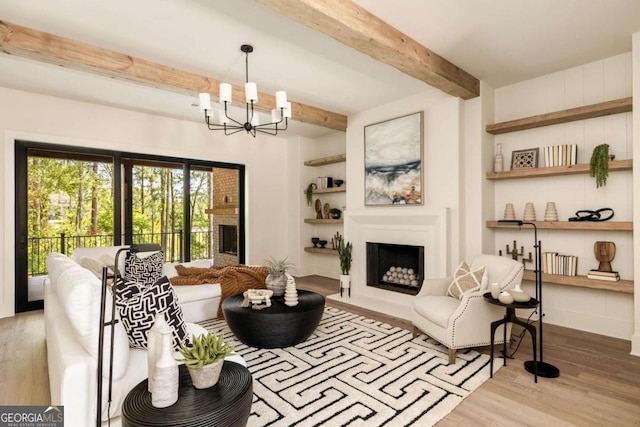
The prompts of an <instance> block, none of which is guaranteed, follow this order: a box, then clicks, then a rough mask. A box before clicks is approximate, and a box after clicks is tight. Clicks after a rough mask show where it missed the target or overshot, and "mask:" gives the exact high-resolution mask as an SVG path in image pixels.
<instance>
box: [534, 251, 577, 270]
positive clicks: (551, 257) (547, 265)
mask: <svg viewBox="0 0 640 427" xmlns="http://www.w3.org/2000/svg"><path fill="white" fill-rule="evenodd" d="M542 272H543V273H546V274H557V275H560V276H575V275H576V274H577V273H578V257H577V256H575V255H560V254H558V252H544V253H543V254H542Z"/></svg>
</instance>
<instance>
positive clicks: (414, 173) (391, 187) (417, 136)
mask: <svg viewBox="0 0 640 427" xmlns="http://www.w3.org/2000/svg"><path fill="white" fill-rule="evenodd" d="M423 150H424V112H423V111H419V112H416V113H411V114H407V115H404V116H401V117H396V118H393V119H389V120H385V121H382V122H378V123H373V124H370V125H367V126H365V127H364V168H365V170H364V198H365V200H364V202H365V206H403V205H404V206H407V205H422V204H423V203H424V201H423V200H424V197H423V194H422V188H423V167H422V165H423V152H424V151H423Z"/></svg>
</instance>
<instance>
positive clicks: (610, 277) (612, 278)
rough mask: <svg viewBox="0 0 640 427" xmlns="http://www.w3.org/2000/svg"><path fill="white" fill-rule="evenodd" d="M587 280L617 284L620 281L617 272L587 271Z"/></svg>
mask: <svg viewBox="0 0 640 427" xmlns="http://www.w3.org/2000/svg"><path fill="white" fill-rule="evenodd" d="M587 278H589V279H594V280H604V281H607V282H617V281H618V280H620V275H619V274H618V272H617V271H600V270H589V273H588V274H587Z"/></svg>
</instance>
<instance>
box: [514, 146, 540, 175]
mask: <svg viewBox="0 0 640 427" xmlns="http://www.w3.org/2000/svg"><path fill="white" fill-rule="evenodd" d="M538 151H539V149H538V148H531V149H528V150H517V151H513V152H512V153H511V170H516V169H530V168H537V167H538Z"/></svg>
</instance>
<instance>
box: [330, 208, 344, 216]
mask: <svg viewBox="0 0 640 427" xmlns="http://www.w3.org/2000/svg"><path fill="white" fill-rule="evenodd" d="M341 214H342V211H341V210H340V209H338V208H331V209H329V216H330V217H331V218H332V219H340V215H341Z"/></svg>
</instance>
